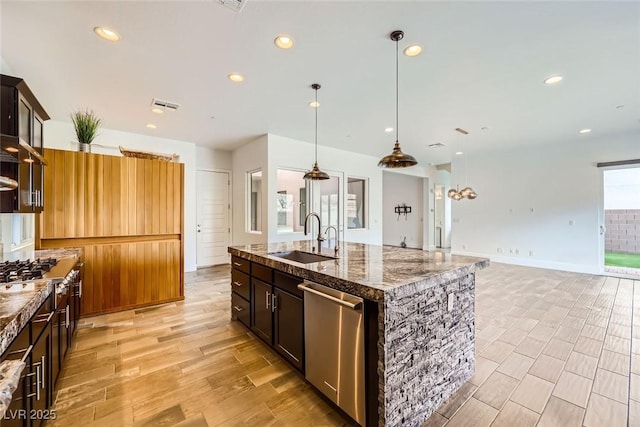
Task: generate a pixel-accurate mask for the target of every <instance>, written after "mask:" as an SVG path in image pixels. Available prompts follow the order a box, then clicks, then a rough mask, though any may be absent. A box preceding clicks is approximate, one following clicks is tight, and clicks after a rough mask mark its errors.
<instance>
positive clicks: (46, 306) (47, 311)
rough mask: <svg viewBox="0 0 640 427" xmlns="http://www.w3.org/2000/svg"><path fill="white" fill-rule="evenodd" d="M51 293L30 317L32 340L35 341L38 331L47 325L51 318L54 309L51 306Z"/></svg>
mask: <svg viewBox="0 0 640 427" xmlns="http://www.w3.org/2000/svg"><path fill="white" fill-rule="evenodd" d="M52 295H53V294H52ZM52 295H49V298H47V299H46V300H45V302H44V303H43V304H42V305H41V306H40V308H39V309H38V311H37V312H36V314H34V315H33V317H32V318H31V337H32V338H31V340H32V341H36V340H37V339H38V337H39V336H40V333H41V332H42V331H43V330H44V328H46V327H47V326H48V325H49V323H50V322H51V319H53V315H54V314H55V310H54V309H53V308H52V307H51V301H52Z"/></svg>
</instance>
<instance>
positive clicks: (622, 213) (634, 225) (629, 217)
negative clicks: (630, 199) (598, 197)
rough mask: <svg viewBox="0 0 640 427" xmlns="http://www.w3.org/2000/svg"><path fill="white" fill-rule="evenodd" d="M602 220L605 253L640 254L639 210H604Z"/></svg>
mask: <svg viewBox="0 0 640 427" xmlns="http://www.w3.org/2000/svg"><path fill="white" fill-rule="evenodd" d="M604 220H605V227H606V228H607V232H606V233H605V250H606V251H607V252H622V253H627V254H639V253H640V209H611V210H605V211H604Z"/></svg>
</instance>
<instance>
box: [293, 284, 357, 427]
mask: <svg viewBox="0 0 640 427" xmlns="http://www.w3.org/2000/svg"><path fill="white" fill-rule="evenodd" d="M298 288H299V289H301V290H303V291H304V344H305V366H306V368H305V371H306V378H307V380H308V381H309V382H310V383H311V384H313V385H314V386H316V388H317V389H318V390H320V391H321V392H322V393H323V394H324V395H325V396H327V397H328V398H329V399H331V400H332V401H333V402H335V403H336V404H337V405H338V406H339V407H340V408H342V410H343V411H345V412H346V413H347V414H349V415H350V416H351V417H352V418H353V419H354V420H356V421H357V422H358V423H359V424H360V425H365V390H364V319H363V310H364V309H363V300H362V298H359V297H356V296H353V295H349V294H346V293H344V292H340V291H337V290H335V289H331V288H328V287H326V286H323V285H320V284H318V283H313V282H308V281H305V282H304V283H301V284H299V285H298Z"/></svg>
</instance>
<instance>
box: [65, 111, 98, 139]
mask: <svg viewBox="0 0 640 427" xmlns="http://www.w3.org/2000/svg"><path fill="white" fill-rule="evenodd" d="M71 121H72V122H73V126H74V127H75V129H76V137H77V138H78V142H80V143H82V144H91V143H92V142H93V140H94V138H95V137H96V136H97V135H98V128H100V124H101V123H102V120H101V119H100V118H99V117H98V116H96V115H95V113H94V112H93V110H89V109H85V110H84V111H82V110H78V111H76V112H75V113H72V114H71Z"/></svg>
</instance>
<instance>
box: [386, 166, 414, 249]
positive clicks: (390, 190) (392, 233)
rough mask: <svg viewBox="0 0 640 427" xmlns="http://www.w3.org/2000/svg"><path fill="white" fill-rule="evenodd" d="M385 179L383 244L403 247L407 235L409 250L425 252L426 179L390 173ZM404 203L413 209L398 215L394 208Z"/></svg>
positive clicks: (387, 173)
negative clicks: (401, 245)
mask: <svg viewBox="0 0 640 427" xmlns="http://www.w3.org/2000/svg"><path fill="white" fill-rule="evenodd" d="M382 176H383V185H382V219H383V227H382V229H383V232H382V242H383V243H384V244H385V245H394V246H399V245H400V242H401V241H402V239H403V238H404V237H405V236H406V239H407V240H406V242H407V247H410V248H418V249H422V246H423V238H422V236H423V231H424V206H423V205H424V183H423V181H424V178H421V177H416V176H411V175H406V174H400V173H396V172H387V171H385V172H384V173H383V174H382ZM403 204H406V205H407V206H410V207H411V213H409V214H407V215H406V216H405V215H404V214H401V215H400V216H398V214H396V213H395V212H394V209H395V207H396V206H398V205H403Z"/></svg>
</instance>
